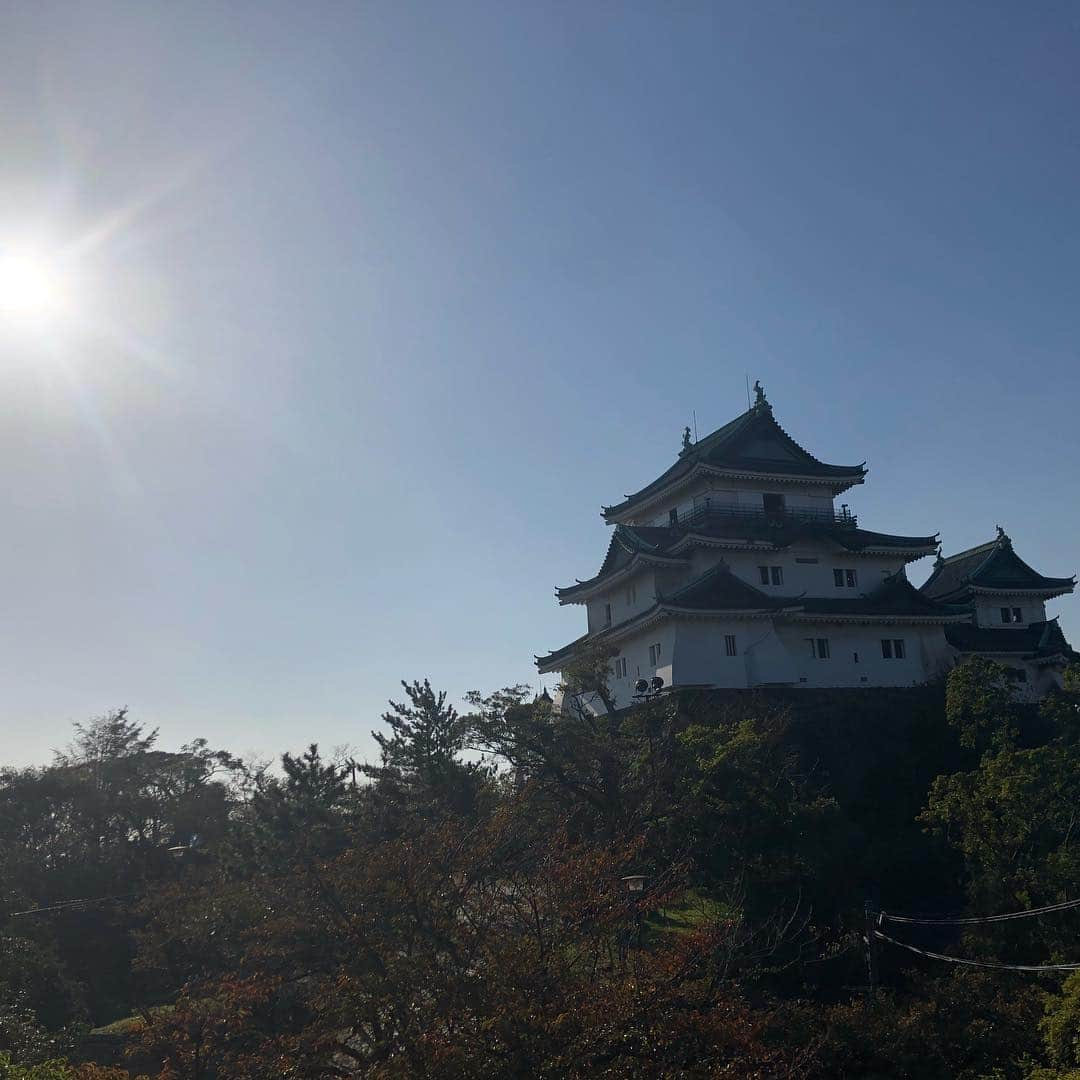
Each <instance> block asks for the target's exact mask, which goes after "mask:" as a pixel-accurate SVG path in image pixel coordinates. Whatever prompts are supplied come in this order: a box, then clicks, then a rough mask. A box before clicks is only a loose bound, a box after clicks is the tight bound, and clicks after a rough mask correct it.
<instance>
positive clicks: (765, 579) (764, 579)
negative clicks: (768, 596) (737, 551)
mask: <svg viewBox="0 0 1080 1080" xmlns="http://www.w3.org/2000/svg"><path fill="white" fill-rule="evenodd" d="M757 572H758V576H759V577H760V578H761V584H762V585H768V584H769V568H768V567H767V566H759V567H758V568H757ZM1004 610H1005V609H1004V608H1002V611H1004Z"/></svg>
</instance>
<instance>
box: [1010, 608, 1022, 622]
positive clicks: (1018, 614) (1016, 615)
mask: <svg viewBox="0 0 1080 1080" xmlns="http://www.w3.org/2000/svg"><path fill="white" fill-rule="evenodd" d="M1012 613H1013V622H1023V621H1024V613H1023V612H1022V611H1021V610H1020V609H1019V608H1018V607H1014V608H1013V609H1012Z"/></svg>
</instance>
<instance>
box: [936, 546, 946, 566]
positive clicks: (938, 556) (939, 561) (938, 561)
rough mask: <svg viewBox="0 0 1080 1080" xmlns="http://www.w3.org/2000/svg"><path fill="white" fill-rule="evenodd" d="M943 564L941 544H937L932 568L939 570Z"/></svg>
mask: <svg viewBox="0 0 1080 1080" xmlns="http://www.w3.org/2000/svg"><path fill="white" fill-rule="evenodd" d="M944 565H945V558H944V556H943V555H942V554H941V545H940V544H938V546H937V554H936V555H935V556H934V569H935V570H940V569H941V568H942V567H943V566H944Z"/></svg>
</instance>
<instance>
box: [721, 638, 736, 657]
mask: <svg viewBox="0 0 1080 1080" xmlns="http://www.w3.org/2000/svg"><path fill="white" fill-rule="evenodd" d="M724 652H725V653H726V654H727V655H728V656H737V655H738V649H736V648H735V635H734V634H725V635H724Z"/></svg>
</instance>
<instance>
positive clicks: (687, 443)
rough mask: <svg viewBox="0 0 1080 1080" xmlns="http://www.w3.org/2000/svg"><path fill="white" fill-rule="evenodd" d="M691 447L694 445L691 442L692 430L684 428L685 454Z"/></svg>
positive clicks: (683, 443) (683, 446) (683, 442)
mask: <svg viewBox="0 0 1080 1080" xmlns="http://www.w3.org/2000/svg"><path fill="white" fill-rule="evenodd" d="M691 445H692V443H691V442H690V428H689V427H684V428H683V433H682V448H683V451H684V452H685V451H687V450H689V449H690V447H691Z"/></svg>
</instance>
